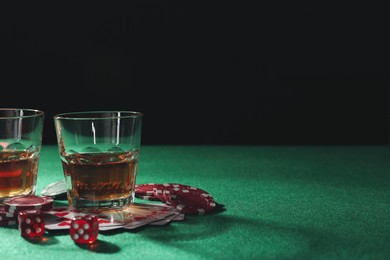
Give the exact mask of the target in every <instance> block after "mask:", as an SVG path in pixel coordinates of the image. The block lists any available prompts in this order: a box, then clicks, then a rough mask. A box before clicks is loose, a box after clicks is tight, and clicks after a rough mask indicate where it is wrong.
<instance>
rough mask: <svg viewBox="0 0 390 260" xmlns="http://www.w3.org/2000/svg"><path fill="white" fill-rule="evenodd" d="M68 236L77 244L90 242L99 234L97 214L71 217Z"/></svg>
mask: <svg viewBox="0 0 390 260" xmlns="http://www.w3.org/2000/svg"><path fill="white" fill-rule="evenodd" d="M69 233H70V236H71V238H72V239H73V241H74V242H76V243H78V244H92V243H94V242H95V241H96V240H97V237H98V234H99V219H98V217H97V216H93V215H85V216H79V217H75V218H73V219H72V222H71V223H70V231H69Z"/></svg>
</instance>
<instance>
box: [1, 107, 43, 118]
mask: <svg viewBox="0 0 390 260" xmlns="http://www.w3.org/2000/svg"><path fill="white" fill-rule="evenodd" d="M6 111H8V112H12V111H25V112H28V113H29V114H27V115H17V116H16V115H11V116H8V115H6V116H5V115H3V114H2V113H1V112H6ZM44 115H45V112H44V111H42V110H39V109H34V108H16V107H10V108H0V119H19V118H33V117H40V116H44Z"/></svg>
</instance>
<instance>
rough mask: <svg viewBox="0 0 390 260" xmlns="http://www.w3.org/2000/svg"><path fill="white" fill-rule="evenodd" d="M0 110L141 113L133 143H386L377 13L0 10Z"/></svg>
mask: <svg viewBox="0 0 390 260" xmlns="http://www.w3.org/2000/svg"><path fill="white" fill-rule="evenodd" d="M0 12H1V13H0V14H1V15H0V22H1V24H0V29H1V34H0V66H1V74H0V76H1V78H0V89H1V91H0V106H1V107H24V108H37V109H41V110H44V111H45V112H46V118H45V129H44V139H43V141H44V143H55V131H54V123H53V120H52V117H53V115H54V114H56V113H60V112H70V111H81V110H136V111H141V112H143V113H144V119H143V122H144V124H143V139H142V143H143V144H145V145H147V144H245V145H252V144H253V145H255V144H297V145H299V144H302V145H311V144H388V143H389V140H390V138H389V133H390V129H389V112H390V106H389V103H390V102H389V99H390V91H389V80H388V71H389V70H388V69H389V66H388V64H389V59H388V51H387V49H388V48H389V46H390V45H389V44H388V42H387V40H386V39H387V34H388V28H387V26H386V25H387V24H389V23H388V18H387V14H386V12H385V10H383V11H381V10H377V9H375V10H370V9H335V8H333V9H326V8H268V7H267V8H266V7H258V6H256V7H255V6H251V5H247V4H241V3H240V4H238V3H236V4H235V5H226V4H221V3H214V4H210V3H207V4H189V3H187V4H183V3H180V4H177V3H164V2H144V3H133V4H131V5H130V4H127V5H124V4H118V3H111V4H107V3H96V2H91V3H89V4H80V3H79V4H77V5H66V4H65V2H64V4H62V5H61V4H58V3H57V4H50V5H47V4H45V5H43V4H42V5H41V6H38V5H37V4H36V3H33V4H32V3H30V4H28V5H25V4H23V5H22V4H19V5H18V6H12V7H9V6H7V7H6V6H2V8H1V9H0Z"/></svg>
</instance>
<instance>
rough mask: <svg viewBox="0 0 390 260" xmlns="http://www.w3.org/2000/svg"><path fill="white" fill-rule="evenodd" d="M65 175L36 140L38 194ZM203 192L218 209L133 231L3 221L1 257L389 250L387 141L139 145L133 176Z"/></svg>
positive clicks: (314, 255)
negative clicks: (92, 236)
mask: <svg viewBox="0 0 390 260" xmlns="http://www.w3.org/2000/svg"><path fill="white" fill-rule="evenodd" d="M61 179H62V168H61V163H60V161H59V156H58V151H57V147H56V146H50V145H46V146H44V147H43V148H42V154H41V162H40V165H39V177H38V184H37V186H38V188H37V193H40V191H41V190H42V189H43V188H44V187H45V186H46V185H48V184H50V183H52V182H55V181H58V180H61ZM151 182H153V183H167V182H174V183H182V184H189V185H192V186H196V187H199V188H202V189H204V190H206V191H208V192H209V193H210V194H211V195H212V196H213V197H214V198H215V200H216V202H217V203H219V204H223V205H224V210H217V211H215V212H213V214H206V215H203V216H194V215H193V216H188V215H187V216H186V218H185V220H183V221H176V222H170V223H168V224H167V225H164V226H151V225H149V226H145V227H142V228H139V229H135V230H124V229H121V230H116V231H110V232H100V233H99V237H98V242H97V243H96V245H95V246H94V247H81V246H78V245H76V244H75V243H74V242H73V241H72V240H71V238H70V236H69V234H67V233H66V232H62V233H58V232H54V233H53V232H47V233H46V234H45V237H44V239H43V241H42V242H39V243H37V242H31V241H29V240H26V239H23V238H22V237H21V236H20V235H19V231H18V230H17V228H16V227H0V255H1V259H46V260H47V259H56V260H58V259H86V257H93V258H91V259H109V258H110V259H389V258H390V244H389V243H390V147H388V146H306V147H305V146H143V147H142V149H141V155H140V162H139V172H138V176H137V183H138V184H140V183H151Z"/></svg>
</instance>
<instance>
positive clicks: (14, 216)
mask: <svg viewBox="0 0 390 260" xmlns="http://www.w3.org/2000/svg"><path fill="white" fill-rule="evenodd" d="M3 203H4V204H3V205H0V226H12V225H16V224H17V223H18V214H19V212H21V211H23V210H30V209H39V210H42V211H49V210H51V209H52V208H53V206H54V200H53V198H51V197H47V196H35V195H25V196H16V197H12V198H8V199H6V200H4V202H3Z"/></svg>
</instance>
